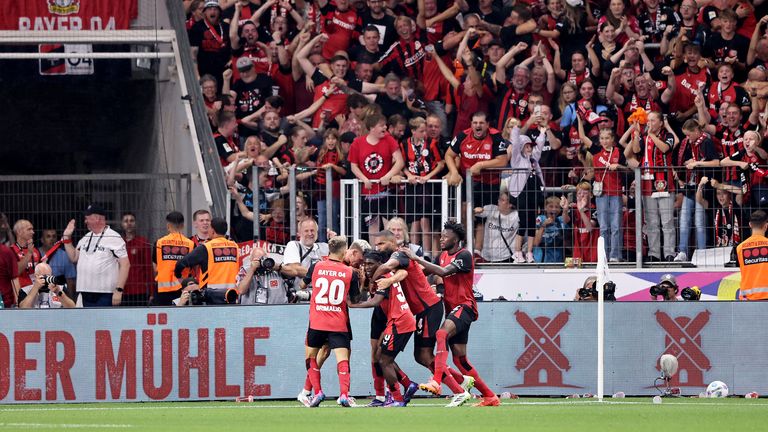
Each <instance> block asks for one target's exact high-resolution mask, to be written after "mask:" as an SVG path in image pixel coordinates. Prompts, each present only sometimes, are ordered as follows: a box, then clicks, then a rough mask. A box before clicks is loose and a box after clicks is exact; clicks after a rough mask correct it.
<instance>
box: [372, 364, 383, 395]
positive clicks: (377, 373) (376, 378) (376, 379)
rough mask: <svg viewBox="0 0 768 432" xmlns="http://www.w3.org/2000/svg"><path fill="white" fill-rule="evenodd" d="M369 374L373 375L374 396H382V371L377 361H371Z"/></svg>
mask: <svg viewBox="0 0 768 432" xmlns="http://www.w3.org/2000/svg"><path fill="white" fill-rule="evenodd" d="M371 374H372V375H373V390H374V391H375V392H376V396H377V397H379V396H382V397H383V396H384V389H385V383H384V373H383V372H382V370H381V366H379V363H378V362H377V363H371Z"/></svg>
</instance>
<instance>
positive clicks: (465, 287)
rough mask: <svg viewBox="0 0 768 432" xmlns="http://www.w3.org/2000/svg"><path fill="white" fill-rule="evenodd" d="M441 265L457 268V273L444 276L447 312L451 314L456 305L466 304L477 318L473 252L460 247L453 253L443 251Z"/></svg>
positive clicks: (444, 298)
mask: <svg viewBox="0 0 768 432" xmlns="http://www.w3.org/2000/svg"><path fill="white" fill-rule="evenodd" d="M440 266H441V267H443V268H447V267H448V266H451V267H453V268H455V269H456V270H457V271H456V273H454V274H452V275H450V276H446V277H444V278H443V285H444V286H445V295H444V296H443V303H445V313H446V314H449V313H450V312H451V311H452V310H453V308H455V307H456V306H461V305H464V306H469V307H470V308H472V311H473V312H474V313H475V318H477V317H478V313H477V301H476V300H475V294H474V290H473V286H474V283H475V263H474V261H473V259H472V254H471V253H470V252H469V251H468V250H466V249H459V251H457V252H456V253H455V254H453V255H451V254H449V253H448V251H443V253H441V254H440Z"/></svg>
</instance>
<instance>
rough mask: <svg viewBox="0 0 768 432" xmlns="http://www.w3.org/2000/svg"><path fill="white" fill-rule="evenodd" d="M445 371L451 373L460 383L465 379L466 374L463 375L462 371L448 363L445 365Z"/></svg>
mask: <svg viewBox="0 0 768 432" xmlns="http://www.w3.org/2000/svg"><path fill="white" fill-rule="evenodd" d="M446 361H447V360H446ZM445 372H446V373H449V374H451V376H452V377H453V379H455V380H456V382H458V383H459V384H461V382H462V381H464V375H462V374H461V372H459V371H457V370H456V369H454V368H452V367H450V366H447V365H446V366H445Z"/></svg>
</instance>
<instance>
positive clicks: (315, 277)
mask: <svg viewBox="0 0 768 432" xmlns="http://www.w3.org/2000/svg"><path fill="white" fill-rule="evenodd" d="M304 282H305V283H307V285H309V286H311V287H312V297H311V298H310V300H309V328H311V329H313V330H323V331H330V332H350V331H351V329H350V326H349V309H348V307H347V298H350V297H357V295H358V294H359V293H360V283H359V279H358V276H357V272H356V271H355V269H353V268H352V267H349V266H348V265H345V264H344V263H341V262H338V261H333V260H330V259H328V260H322V261H318V262H316V263H314V264H312V265H311V266H310V267H309V270H308V271H307V276H306V277H305V278H304Z"/></svg>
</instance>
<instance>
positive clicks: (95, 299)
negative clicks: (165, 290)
mask: <svg viewBox="0 0 768 432" xmlns="http://www.w3.org/2000/svg"><path fill="white" fill-rule="evenodd" d="M106 215H107V212H106V210H104V208H103V207H102V206H100V205H98V204H91V205H90V206H88V208H87V209H86V210H85V225H86V226H87V227H88V230H89V231H88V233H87V234H86V235H85V236H84V237H83V238H81V239H80V241H79V242H78V243H77V246H73V243H72V234H73V233H74V231H75V220H74V219H72V220H70V221H69V224H67V227H66V228H65V229H64V234H63V237H62V243H64V248H65V249H66V251H67V256H68V257H69V260H70V261H72V263H73V264H77V292H78V293H79V294H80V299H79V300H78V301H82V304H83V307H100V306H110V305H112V306H120V303H121V302H122V299H123V287H125V281H126V280H127V279H128V271H129V269H130V267H131V263H130V261H129V260H128V250H127V248H126V245H125V240H123V238H122V237H121V236H120V234H118V233H117V232H116V231H115V230H113V229H112V228H110V227H109V225H107V219H106V218H107V216H106Z"/></svg>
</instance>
